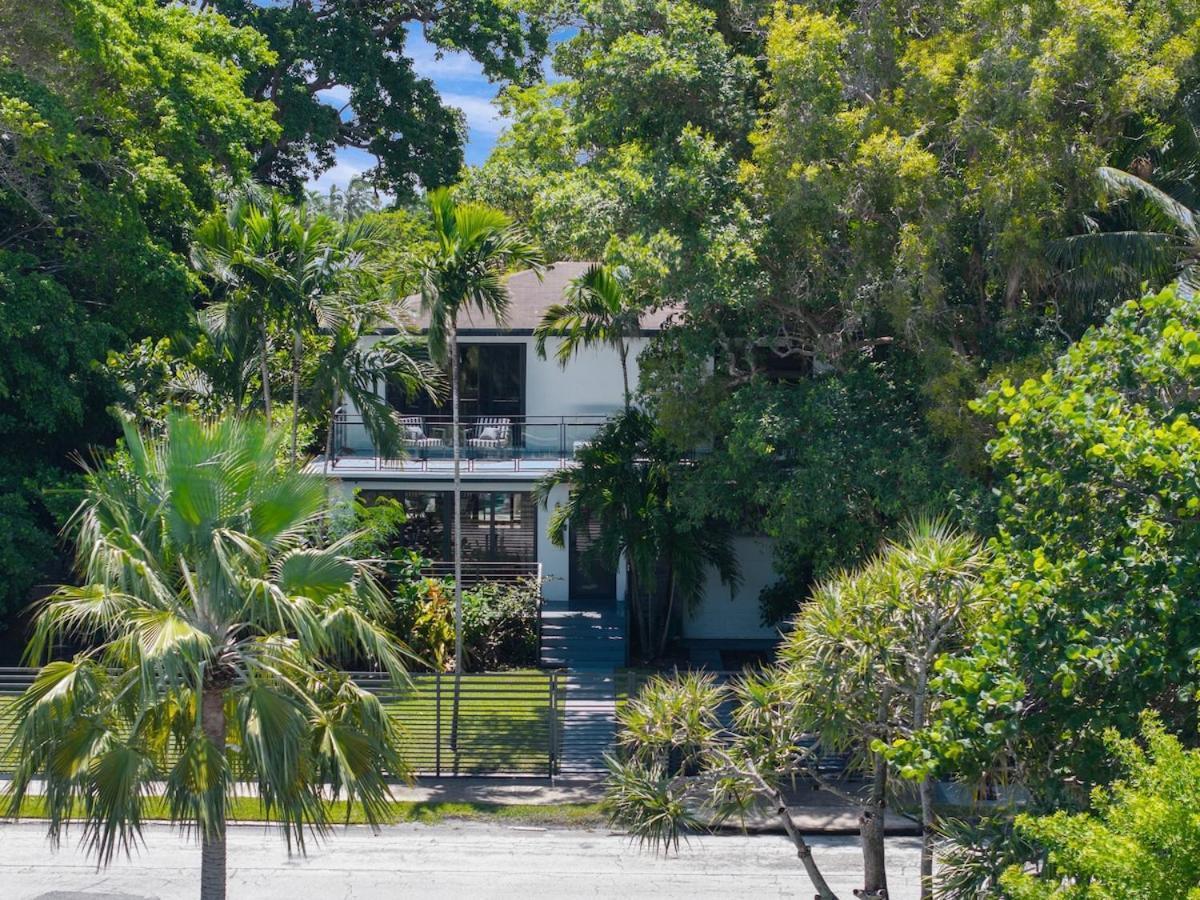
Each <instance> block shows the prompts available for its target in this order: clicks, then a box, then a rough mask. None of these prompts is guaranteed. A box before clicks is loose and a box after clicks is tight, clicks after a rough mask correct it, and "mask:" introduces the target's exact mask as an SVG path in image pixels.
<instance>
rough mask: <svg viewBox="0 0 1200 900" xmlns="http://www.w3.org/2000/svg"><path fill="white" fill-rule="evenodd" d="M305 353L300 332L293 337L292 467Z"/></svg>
mask: <svg viewBox="0 0 1200 900" xmlns="http://www.w3.org/2000/svg"><path fill="white" fill-rule="evenodd" d="M303 353H304V338H303V337H302V336H301V334H300V330H299V329H296V333H295V334H293V335H292V465H293V466H295V465H296V441H297V434H298V433H299V431H300V357H301V355H302V354H303Z"/></svg>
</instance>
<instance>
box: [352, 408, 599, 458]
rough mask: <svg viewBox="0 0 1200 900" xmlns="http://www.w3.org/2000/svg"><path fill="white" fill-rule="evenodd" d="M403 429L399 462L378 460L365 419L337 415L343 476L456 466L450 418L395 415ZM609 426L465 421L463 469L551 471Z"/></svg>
mask: <svg viewBox="0 0 1200 900" xmlns="http://www.w3.org/2000/svg"><path fill="white" fill-rule="evenodd" d="M397 416H398V418H399V419H400V420H401V421H402V422H403V423H404V424H405V428H406V432H405V437H404V439H403V440H402V441H401V445H402V450H403V456H402V457H401V458H399V459H393V458H389V457H381V456H378V455H377V453H376V450H375V447H374V446H373V443H372V441H371V437H370V435H369V433H368V432H367V429H366V425H365V424H364V422H363V418H362V416H361V415H358V414H356V413H352V412H349V411H347V410H338V412H337V414H336V415H335V416H334V420H333V458H332V459H331V460H329V467H330V469H332V470H335V471H337V472H339V473H342V472H345V471H356V470H360V469H363V468H366V469H373V470H418V471H431V470H446V469H448V468H449V467H451V465H452V456H453V452H452V447H453V443H454V441H453V434H452V428H453V425H452V421H451V419H450V418H448V417H446V416H416V415H413V416H407V415H400V414H397ZM606 421H607V417H606V416H515V415H514V416H464V417H462V418H461V419H460V420H459V426H458V429H459V435H458V437H459V439H458V445H459V450H460V459H461V465H462V467H463V469H464V470H466V471H476V470H479V469H481V468H482V469H490V468H494V467H496V466H497V464H503V466H504V467H506V468H512V469H513V470H514V471H520V470H522V468H532V469H534V470H542V469H545V470H550V469H554V468H558V467H560V466H563V465H566V464H567V463H568V462H570V461H571V460H574V459H575V458H576V457H577V456H578V455H579V453H580V451H582V450H583V449H584V448H586V447H587V446H588V445H589V444H590V443H591V441H592V439H593V438H594V437H595V436H596V432H598V431H599V430H600V428H601V427H603V425H604V423H605V422H606Z"/></svg>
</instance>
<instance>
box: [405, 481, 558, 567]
mask: <svg viewBox="0 0 1200 900" xmlns="http://www.w3.org/2000/svg"><path fill="white" fill-rule="evenodd" d="M392 496H395V497H397V498H398V499H399V500H400V502H401V503H403V504H404V508H405V510H406V511H407V512H408V523H407V524H406V525H405V529H404V534H403V537H402V542H403V543H404V544H405V545H406V546H408V547H411V548H412V549H414V550H417V551H420V552H421V553H422V554H423V555H424V556H426V557H428V558H429V559H431V560H433V561H435V562H442V561H447V560H450V559H453V549H452V547H451V544H450V541H451V539H452V533H451V528H450V522H451V517H452V515H453V511H454V495H453V493H451V492H450V491H399V492H396V493H395V494H393V495H392ZM462 548H463V559H464V560H468V561H472V562H524V563H532V562H537V506H536V504H535V503H534V502H533V498H532V497H530V495H529V492H528V491H463V495H462Z"/></svg>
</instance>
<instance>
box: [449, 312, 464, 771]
mask: <svg viewBox="0 0 1200 900" xmlns="http://www.w3.org/2000/svg"><path fill="white" fill-rule="evenodd" d="M450 448H451V450H450V452H451V455H452V457H453V460H454V526H453V530H452V532H451V534H452V538H451V540H452V541H453V542H454V702H453V704H452V708H451V716H450V750H451V752H452V753H454V754H455V756H454V767H455V770H456V771H457V769H458V707H459V694H460V690H461V687H462V668H463V633H462V471H461V460H460V450H459V445H458V323H457V322H453V323H451V325H450Z"/></svg>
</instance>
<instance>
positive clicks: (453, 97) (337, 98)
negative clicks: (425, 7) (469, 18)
mask: <svg viewBox="0 0 1200 900" xmlns="http://www.w3.org/2000/svg"><path fill="white" fill-rule="evenodd" d="M407 51H408V54H409V56H410V57H411V58H412V60H413V65H414V68H415V69H416V71H417V74H419V75H423V76H424V77H426V78H429V79H430V80H432V81H433V83H434V84H435V85H436V86H437V89H438V92H439V93H441V95H442V100H443V101H444V102H445V103H446V104H447V105H448V106H455V107H458V108H459V109H461V110H462V111H463V113H464V114H465V115H466V117H467V146H466V158H467V162H468V163H469V164H471V165H478V164H479V163H482V162H483V161H484V160H485V159H487V157H488V154H489V153H490V152H491V150H492V147H493V146H494V145H495V143H496V137H497V135H499V134H500V131H501V129H502V128H503V127H504V124H505V123H504V121H503V120H502V119H501V117H500V115H499V113H498V112H497V110H496V108H495V106H493V105H492V100H493V98H495V96H496V94H497V92H498V91H499V85H496V84H492V83H491V82H489V81H488V80H487V78H485V77H484V75H483V70H482V68H481V67H480V65H479V63H477V62H475V60H473V59H471V57H470V56H469V55H468V54H466V53H444V54H442V58H441V59H438V58H437V53H436V48H435V47H433V46H432V45H431V44H429V43H428V42H427V41H426V40H425V38H424V37H423V36H422V34H421V29H420V26H419V25H416V24H413V25H410V26H409V29H408V42H407ZM348 95H349V92H348V91H347V90H346V89H344V88H332V89H331V90H328V91H322V92H321V94H320V96H321V99H322V100H324V101H325V102H326V103H330V104H332V105H334V106H338V107H341V106H343V105H344V104H345V103H346V100H347V99H348ZM374 159H375V158H374V157H373V156H371V155H370V154H369V153H364V152H363V151H361V150H354V149H343V150H341V151H339V152H338V154H337V163H336V165H334V166H333V168H331V169H330V170H329V171H327V172H325V173H324V174H322V175H321V177H320V178H317V179H315V180H314V181H312V182H310V183H309V187H310V188H312V187H315V188H316V189H317V190H321V191H324V190H328V189H329V186H330V185H331V184H336V185H339V186H342V187H344V186H345V185H346V184H347V183H348V182H349V181H350V179H351V178H353V177H354V176H355V175H358V174H360V173H362V172H364V171H366V170H367V169H369V168H371V167H372V166H373V165H374Z"/></svg>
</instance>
